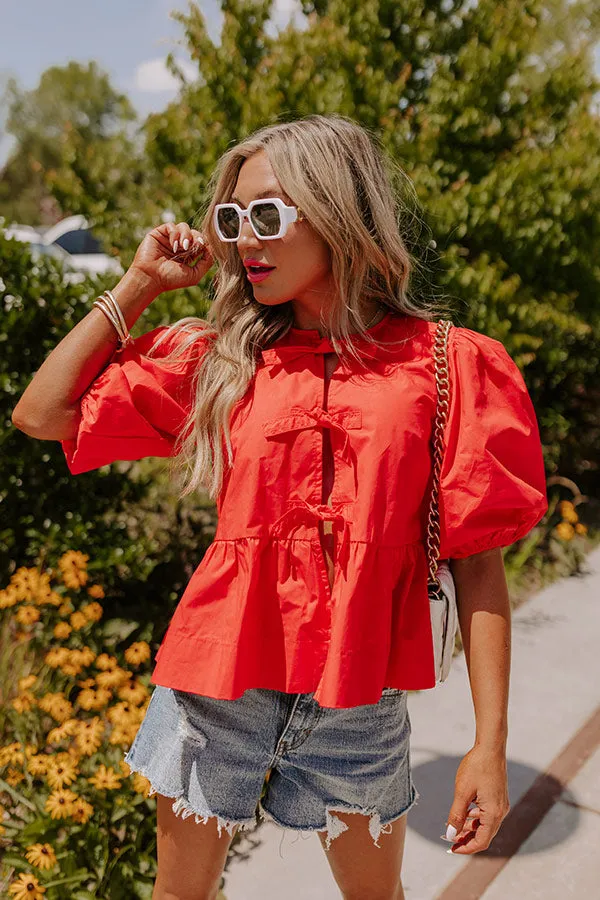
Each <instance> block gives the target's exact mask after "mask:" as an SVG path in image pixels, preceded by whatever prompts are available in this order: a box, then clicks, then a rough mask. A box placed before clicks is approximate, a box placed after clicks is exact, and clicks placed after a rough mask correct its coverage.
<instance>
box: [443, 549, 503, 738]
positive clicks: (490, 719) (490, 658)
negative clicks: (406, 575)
mask: <svg viewBox="0 0 600 900" xmlns="http://www.w3.org/2000/svg"><path fill="white" fill-rule="evenodd" d="M450 569H451V571H452V575H453V576H454V581H455V584H456V602H457V608H458V620H459V623H460V631H461V638H462V642H463V647H464V651H465V659H466V662H467V669H468V672H469V681H470V685H471V693H472V696H473V706H474V708H475V722H476V730H475V745H476V746H481V747H485V748H486V749H489V750H495V751H500V752H501V753H502V754H505V753H506V740H507V736H508V689H509V679H510V655H511V610H510V599H509V594H508V586H507V584H506V575H505V572H504V561H503V557H502V549H501V548H500V547H498V548H495V549H493V550H486V551H484V552H483V553H476V554H475V555H473V556H468V557H466V558H465V559H451V560H450Z"/></svg>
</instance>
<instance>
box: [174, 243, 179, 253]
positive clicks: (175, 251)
mask: <svg viewBox="0 0 600 900" xmlns="http://www.w3.org/2000/svg"><path fill="white" fill-rule="evenodd" d="M178 247H179V241H175V243H174V244H173V253H177V248H178Z"/></svg>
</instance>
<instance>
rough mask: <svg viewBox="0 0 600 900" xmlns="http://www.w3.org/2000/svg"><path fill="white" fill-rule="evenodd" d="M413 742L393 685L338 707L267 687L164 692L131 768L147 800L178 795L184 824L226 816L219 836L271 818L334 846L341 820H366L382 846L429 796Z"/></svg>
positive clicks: (158, 694) (155, 696) (154, 699)
mask: <svg viewBox="0 0 600 900" xmlns="http://www.w3.org/2000/svg"><path fill="white" fill-rule="evenodd" d="M410 733H411V726H410V719H409V715H408V708H407V691H404V690H400V689H399V688H384V691H383V693H382V695H381V698H380V700H379V701H378V702H377V703H374V704H366V705H361V706H353V707H347V708H334V707H322V706H320V705H319V704H318V703H317V701H316V700H315V699H314V697H313V694H290V693H285V692H283V691H276V690H271V689H267V688H252V689H249V690H246V691H245V692H244V694H242V696H241V697H238V698H236V699H235V700H217V699H214V698H212V697H206V696H203V695H201V694H193V693H188V692H186V691H180V690H175V689H172V688H167V687H162V686H160V685H157V686H155V688H154V692H153V693H152V696H151V698H150V703H149V705H148V708H147V710H146V714H145V717H144V720H143V721H142V723H141V725H140V727H139V729H138V732H137V734H136V736H135V739H134V741H133V744H132V746H131V748H130V750H129V752H128V753H127V754H126V756H125V761H126V762H127V763H128V764H129V766H130V767H131V769H132V771H135V772H139V773H140V774H141V775H143V776H145V777H146V778H147V779H148V781H149V782H150V789H149V796H152V795H153V794H156V793H160V794H163V795H164V796H166V797H169V798H173V800H174V803H173V811H174V812H175V814H176V815H181V816H182V818H186V817H187V816H190V815H194V816H195V822H196V823H199V822H200V821H202V822H207V821H208V819H209V817H216V819H217V825H218V830H219V836H220V835H221V829H222V828H225V829H226V830H227V831H228V832H229V833H230V834H233V828H234V827H235V826H237V827H239V828H240V829H248V828H250V827H251V826H256V825H258V824H259V823H260V821H261V819H262V818H264V817H266V818H268V819H271V820H272V821H274V822H275V823H277V824H278V825H280V826H283V827H284V828H291V829H294V830H296V831H301V832H311V831H326V832H327V834H326V841H325V846H326V849H329V845H330V843H331V841H332V840H333V839H334V838H335V837H337V836H338V835H339V834H341V833H342V832H343V831H345V830H346V829H347V827H348V826H347V825H346V824H345V823H344V822H343V821H342V820H341V819H340V818H338V817H337V816H335V815H334V812H335V811H340V812H358V813H362V814H363V815H369V817H370V818H369V832H370V834H371V837H372V838H373V841H374V843H375V846H376V847H379V846H380V845H379V843H378V840H379V835H380V834H381V833H382V832H384V833H389V831H391V824H390V823H391V822H392V821H393V820H394V819H397V818H399V817H400V816H402V815H404V814H405V813H406V812H408V810H409V809H410V808H411V807H412V806H413V805H414V804H415V803H416V802H417V801H418V799H419V793H418V791H416V789H415V786H414V784H413V781H412V775H411V766H410V746H409V744H410ZM385 826H388V827H387V828H386V827H385Z"/></svg>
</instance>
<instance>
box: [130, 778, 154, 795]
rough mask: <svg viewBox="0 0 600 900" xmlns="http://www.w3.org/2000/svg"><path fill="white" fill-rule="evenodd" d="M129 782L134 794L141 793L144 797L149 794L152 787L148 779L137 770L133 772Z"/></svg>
mask: <svg viewBox="0 0 600 900" xmlns="http://www.w3.org/2000/svg"><path fill="white" fill-rule="evenodd" d="M131 784H132V786H133V789H134V791H135V792H136V794H143V795H144V797H147V796H148V795H149V793H150V789H151V787H152V785H151V783H150V781H149V780H148V779H147V778H146V777H145V776H144V775H141V774H140V773H139V772H134V773H133V777H132V779H131Z"/></svg>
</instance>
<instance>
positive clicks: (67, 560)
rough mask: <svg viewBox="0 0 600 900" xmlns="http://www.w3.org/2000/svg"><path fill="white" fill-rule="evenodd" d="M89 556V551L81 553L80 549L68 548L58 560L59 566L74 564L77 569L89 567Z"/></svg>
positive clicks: (64, 566)
mask: <svg viewBox="0 0 600 900" xmlns="http://www.w3.org/2000/svg"><path fill="white" fill-rule="evenodd" d="M88 560H89V556H88V555H87V553H81V552H80V551H79V550H67V551H66V552H65V553H63V555H62V556H61V557H60V559H59V560H58V565H59V567H60V568H61V569H62V568H69V567H70V566H74V567H75V568H76V569H77V568H81V569H85V568H87V564H88Z"/></svg>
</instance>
